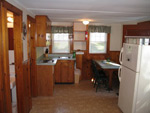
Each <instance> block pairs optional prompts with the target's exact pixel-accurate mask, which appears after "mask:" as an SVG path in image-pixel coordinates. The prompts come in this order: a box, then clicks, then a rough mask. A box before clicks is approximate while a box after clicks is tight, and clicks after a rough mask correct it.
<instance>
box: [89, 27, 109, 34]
mask: <svg viewBox="0 0 150 113" xmlns="http://www.w3.org/2000/svg"><path fill="white" fill-rule="evenodd" d="M88 31H89V32H104V33H110V32H111V27H110V26H94V25H89V27H88Z"/></svg>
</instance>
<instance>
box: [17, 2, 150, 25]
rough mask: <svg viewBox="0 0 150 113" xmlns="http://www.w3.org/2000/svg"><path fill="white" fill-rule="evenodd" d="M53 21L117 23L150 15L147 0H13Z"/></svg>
mask: <svg viewBox="0 0 150 113" xmlns="http://www.w3.org/2000/svg"><path fill="white" fill-rule="evenodd" d="M17 1H18V2H19V3H20V4H22V5H23V6H24V7H25V8H27V9H28V10H30V11H31V12H33V13H34V14H35V15H47V16H48V17H49V18H50V19H51V21H53V22H76V21H81V20H83V19H89V20H90V21H91V22H100V23H120V22H128V21H138V20H144V19H149V18H150V0H17Z"/></svg>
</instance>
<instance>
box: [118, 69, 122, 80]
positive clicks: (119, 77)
mask: <svg viewBox="0 0 150 113" xmlns="http://www.w3.org/2000/svg"><path fill="white" fill-rule="evenodd" d="M121 68H122V67H121V66H120V67H119V69H118V79H119V82H121Z"/></svg>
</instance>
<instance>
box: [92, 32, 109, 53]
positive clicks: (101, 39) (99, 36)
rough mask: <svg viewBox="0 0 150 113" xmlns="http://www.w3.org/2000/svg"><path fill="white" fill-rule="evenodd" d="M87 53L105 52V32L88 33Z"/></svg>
mask: <svg viewBox="0 0 150 113" xmlns="http://www.w3.org/2000/svg"><path fill="white" fill-rule="evenodd" d="M89 46H90V47H89V53H106V51H107V33H90V44H89Z"/></svg>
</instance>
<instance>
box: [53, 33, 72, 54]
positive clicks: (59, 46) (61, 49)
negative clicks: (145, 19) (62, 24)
mask: <svg viewBox="0 0 150 113" xmlns="http://www.w3.org/2000/svg"><path fill="white" fill-rule="evenodd" d="M52 52H53V53H70V40H69V34H68V33H56V34H53V38H52Z"/></svg>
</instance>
